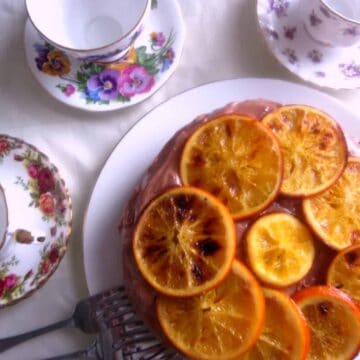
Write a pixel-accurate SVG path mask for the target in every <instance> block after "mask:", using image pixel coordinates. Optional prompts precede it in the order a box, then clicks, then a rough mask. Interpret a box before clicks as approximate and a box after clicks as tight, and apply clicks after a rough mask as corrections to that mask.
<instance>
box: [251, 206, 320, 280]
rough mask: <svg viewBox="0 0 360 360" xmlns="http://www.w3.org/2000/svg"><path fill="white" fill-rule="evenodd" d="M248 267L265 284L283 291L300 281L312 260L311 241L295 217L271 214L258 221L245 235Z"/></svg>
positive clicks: (304, 227)
mask: <svg viewBox="0 0 360 360" xmlns="http://www.w3.org/2000/svg"><path fill="white" fill-rule="evenodd" d="M246 248H247V254H248V258H249V263H250V266H251V268H252V269H253V271H254V273H255V274H256V275H257V276H258V277H259V278H260V279H261V280H262V281H264V282H265V283H267V284H271V285H274V286H279V287H285V286H289V285H291V284H294V283H295V282H297V281H299V280H301V279H302V278H303V277H304V276H305V275H306V274H307V273H308V271H309V270H310V268H311V266H312V263H313V261H314V256H315V248H314V243H313V238H312V235H311V233H310V231H309V230H308V228H307V227H306V226H305V225H304V224H302V223H301V222H300V220H298V219H297V218H296V217H294V216H292V215H289V214H286V213H271V214H267V215H264V216H262V217H260V218H259V219H258V220H256V221H255V223H254V224H252V226H251V227H250V229H249V231H248V233H247V235H246Z"/></svg>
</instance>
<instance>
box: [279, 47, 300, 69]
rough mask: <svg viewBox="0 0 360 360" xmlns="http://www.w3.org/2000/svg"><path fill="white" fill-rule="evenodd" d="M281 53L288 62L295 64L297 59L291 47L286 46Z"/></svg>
mask: <svg viewBox="0 0 360 360" xmlns="http://www.w3.org/2000/svg"><path fill="white" fill-rule="evenodd" d="M282 53H283V55H285V56H286V58H287V60H288V62H289V63H290V64H292V65H294V64H296V63H297V62H298V61H299V59H298V57H297V55H296V52H295V50H293V49H289V48H287V49H285V50H284V51H283V52H282Z"/></svg>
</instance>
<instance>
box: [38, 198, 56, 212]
mask: <svg viewBox="0 0 360 360" xmlns="http://www.w3.org/2000/svg"><path fill="white" fill-rule="evenodd" d="M39 207H40V210H41V211H42V212H43V213H44V214H45V215H52V214H53V213H54V211H55V200H54V198H53V196H52V195H51V194H49V193H46V194H41V195H40V198H39Z"/></svg>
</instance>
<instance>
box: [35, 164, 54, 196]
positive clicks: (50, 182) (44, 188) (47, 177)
mask: <svg viewBox="0 0 360 360" xmlns="http://www.w3.org/2000/svg"><path fill="white" fill-rule="evenodd" d="M37 180H38V186H39V190H40V193H41V194H43V193H46V192H48V191H52V190H54V189H55V180H54V177H53V174H52V173H51V171H50V169H48V168H42V169H40V170H39V173H38V177H37Z"/></svg>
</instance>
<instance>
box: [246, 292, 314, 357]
mask: <svg viewBox="0 0 360 360" xmlns="http://www.w3.org/2000/svg"><path fill="white" fill-rule="evenodd" d="M264 295H265V307H266V310H265V324H264V328H263V330H262V332H261V334H260V337H259V338H258V340H257V341H256V343H255V345H254V346H253V347H252V348H251V349H250V350H249V351H248V352H247V353H246V354H245V355H244V356H243V357H242V358H241V359H242V360H268V359H281V360H305V359H306V355H307V354H308V352H309V348H310V332H309V328H308V326H307V323H306V320H305V317H304V315H303V313H302V312H301V310H300V309H299V307H298V306H297V305H296V304H295V302H294V301H293V300H292V299H291V298H290V297H289V296H288V295H286V294H285V293H283V292H281V291H278V290H273V289H264Z"/></svg>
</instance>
